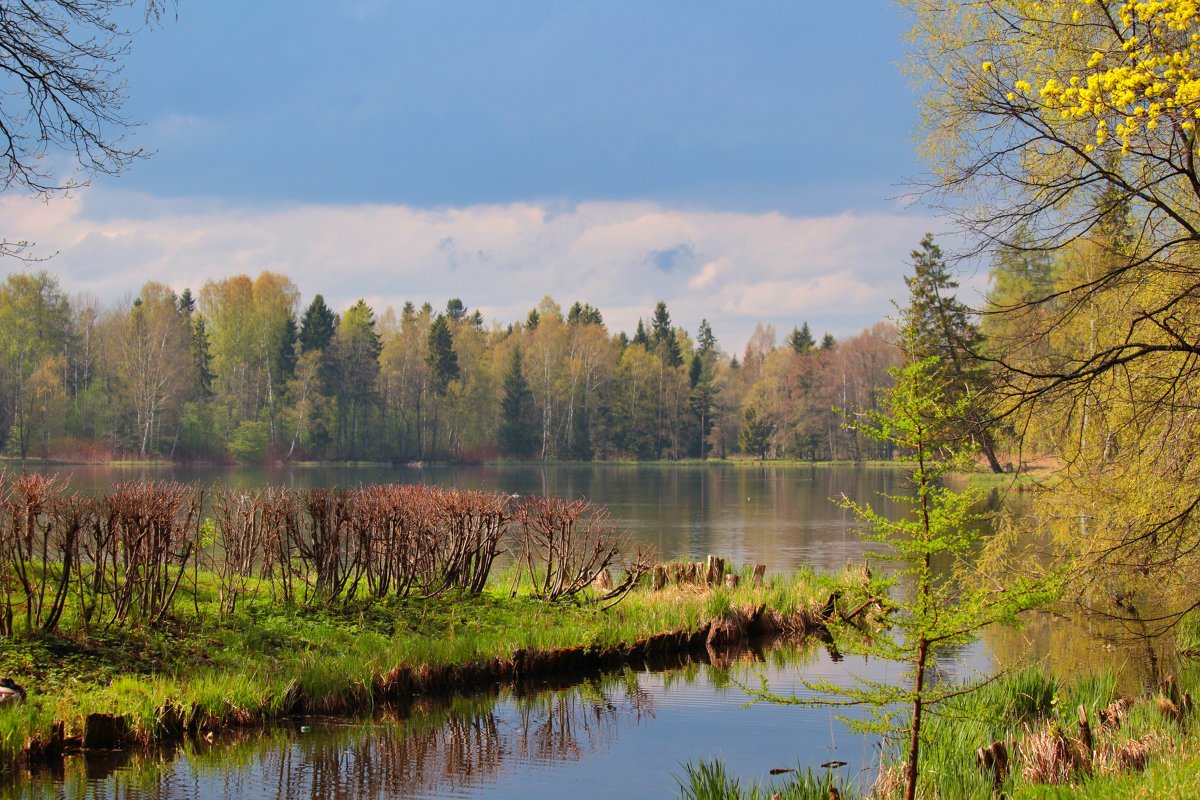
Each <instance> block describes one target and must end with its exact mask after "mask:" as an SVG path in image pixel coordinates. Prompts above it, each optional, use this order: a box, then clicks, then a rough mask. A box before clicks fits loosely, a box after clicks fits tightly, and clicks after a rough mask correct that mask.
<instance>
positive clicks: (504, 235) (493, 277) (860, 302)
mask: <svg viewBox="0 0 1200 800" xmlns="http://www.w3.org/2000/svg"><path fill="white" fill-rule="evenodd" d="M0 214H2V216H3V219H4V220H5V228H6V232H7V233H8V238H9V239H10V240H11V239H18V238H19V239H28V240H30V241H32V242H35V243H36V245H37V247H36V250H37V252H38V253H39V254H42V255H49V254H51V253H56V255H55V256H54V257H53V258H52V259H51V260H49V261H48V262H47V263H46V264H45V265H44V266H45V268H46V269H49V270H50V271H51V272H53V273H55V274H56V275H58V277H59V279H60V280H61V282H62V285H63V288H64V289H65V290H66V291H68V292H70V293H74V292H87V293H89V294H92V295H95V296H97V297H99V298H100V299H102V300H109V301H111V300H115V299H116V298H118V297H121V296H123V295H125V294H126V293H135V292H136V291H137V290H138V288H139V287H140V286H141V284H142V283H144V282H145V281H147V280H151V279H153V280H157V281H161V282H163V283H167V284H169V285H171V286H173V287H174V288H176V289H177V290H179V289H182V288H184V287H191V288H192V289H193V290H196V289H198V288H199V287H200V286H202V285H203V284H204V282H205V281H208V280H213V279H220V278H223V277H226V276H229V275H233V274H237V273H247V274H250V275H256V274H258V273H259V272H261V271H262V270H272V271H275V272H281V273H284V274H286V275H288V276H289V277H291V279H292V280H293V281H294V282H295V283H296V285H297V286H298V287H299V288H300V291H301V294H302V302H304V303H307V302H308V300H309V299H310V298H311V297H312V296H313V295H314V294H316V293H318V292H319V293H322V294H324V296H325V298H326V300H327V301H328V302H329V303H330V305H332V306H333V307H335V308H338V309H341V308H345V307H347V306H349V305H350V304H351V303H353V302H354V301H355V300H357V299H359V298H360V297H361V298H364V299H366V300H367V301H368V302H369V303H371V304H373V305H374V307H375V308H376V310H377V312H378V311H382V310H383V308H385V307H386V306H388V305H391V306H394V307H396V308H399V306H400V305H402V304H403V303H404V301H405V300H412V301H413V302H415V303H417V304H418V305H420V304H421V303H423V302H426V301H428V302H430V303H432V304H433V305H434V307H435V308H440V307H442V306H444V304H445V302H446V300H447V299H448V298H450V297H459V298H461V299H462V300H463V302H464V303H465V304H466V305H467V307H468V308H469V309H475V308H478V309H480V311H482V313H483V314H484V316H485V318H486V319H487V320H488V321H489V322H491V321H496V322H500V323H507V322H511V321H514V320H517V319H523V318H524V317H525V315H526V314H527V313H528V311H529V309H531V308H533V307H534V306H535V305H537V303H538V301H539V300H540V299H541V298H542V297H543V296H545V295H550V296H552V297H553V298H554V299H555V300H557V301H558V302H559V303H560V304H561V305H562V306H563V307H564V308H565V307H567V306H569V305H570V304H571V303H572V302H574V301H576V300H579V301H582V302H588V303H591V304H592V305H594V306H596V307H597V308H599V309H600V310H601V311H602V312H603V314H604V317H605V321H606V322H607V323H608V325H609V328H610V329H611V330H614V331H615V330H625V331H630V332H631V331H632V330H633V328H634V326H636V324H637V320H638V318H639V317H648V316H649V314H650V312H651V311H652V309H653V307H654V304H655V302H657V301H658V300H665V301H666V302H667V305H668V308H669V309H670V311H671V315H672V318H673V320H674V321H675V323H676V324H678V325H683V326H684V327H686V328H687V329H688V330H689V331H690V332H692V333H693V334H694V332H695V330H696V326H697V325H698V324H699V322H700V320H701V319H702V318H707V319H708V320H709V321H710V323H711V324H712V326H713V329H714V331H715V332H716V334H717V337H718V339H719V340H720V342H721V344H722V346H723V347H724V348H725V349H727V350H730V351H734V352H736V351H738V350H740V349H741V348H742V346H743V345H744V343H745V341H746V339H747V338H748V337H749V335H750V333H751V332H752V331H753V329H754V326H755V324H756V323H760V322H761V323H769V324H772V325H774V326H775V327H776V328H777V329H778V330H779V331H780V334H781V336H782V335H783V334H784V333H786V331H788V330H790V329H791V327H792V326H793V325H799V324H800V323H801V322H803V321H805V320H807V321H808V322H809V323H810V325H811V326H812V328H813V330H814V331H815V332H816V333H817V334H818V335H820V334H821V333H823V332H825V331H829V332H832V333H834V335H836V336H839V337H841V336H845V335H848V334H852V333H855V332H857V331H858V330H860V329H861V328H863V327H865V326H866V325H870V324H872V323H874V322H876V321H878V320H879V319H881V318H883V317H884V316H887V315H889V314H891V313H892V307H891V300H892V299H893V298H897V297H903V296H904V294H905V287H904V281H903V274H904V272H905V269H906V267H905V259H906V258H907V254H908V252H909V251H910V250H911V249H912V248H913V246H914V245H915V244H916V243H917V242H918V241H919V239H920V237H921V236H922V235H923V233H924V232H925V231H926V230H928V229H935V230H936V226H937V221H936V220H935V219H933V218H930V217H928V216H918V215H912V214H902V213H886V212H883V213H870V214H852V213H846V214H841V215H836V216H821V217H799V216H787V215H783V214H779V213H765V214H750V213H734V212H722V211H703V210H691V209H681V208H669V207H665V206H663V205H660V204H657V203H650V202H595V203H586V202H585V203H579V204H575V205H570V206H564V205H555V204H553V203H546V204H539V203H514V204H506V205H482V206H471V207H463V208H443V209H420V208H412V207H407V206H398V205H293V206H287V207H275V208H262V207H236V206H231V205H228V204H222V203H215V202H214V203H210V204H203V203H197V202H195V201H171V200H163V199H160V198H155V197H151V196H146V195H136V194H121V193H113V192H110V191H101V190H96V189H91V190H85V191H84V192H82V193H80V194H79V195H77V196H76V197H73V198H68V199H58V200H54V201H52V202H50V203H48V204H43V203H39V202H35V201H30V200H26V199H23V198H13V197H6V198H2V199H0ZM6 266H7V271H13V270H16V269H21V268H25V267H24V265H18V264H16V263H15V262H14V263H12V264H9V265H6Z"/></svg>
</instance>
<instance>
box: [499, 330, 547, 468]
mask: <svg viewBox="0 0 1200 800" xmlns="http://www.w3.org/2000/svg"><path fill="white" fill-rule="evenodd" d="M539 438H540V437H539V432H538V421H537V410H536V409H535V408H534V405H533V392H532V391H530V389H529V382H528V381H526V380H525V375H524V373H522V372H521V348H519V347H515V348H513V352H512V356H511V357H510V359H509V362H508V371H507V372H506V373H505V374H504V397H503V398H502V399H501V400H500V426H499V427H498V428H497V430H496V443H497V445H498V446H499V447H500V452H501V453H503V454H504V455H507V456H513V457H514V458H522V459H526V458H530V457H531V456H533V454H534V453H536V452H537V448H538V440H539Z"/></svg>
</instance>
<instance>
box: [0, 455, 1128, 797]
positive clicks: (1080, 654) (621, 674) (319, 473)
mask: <svg viewBox="0 0 1200 800" xmlns="http://www.w3.org/2000/svg"><path fill="white" fill-rule="evenodd" d="M53 471H54V472H59V473H62V474H63V475H64V477H69V478H70V479H71V481H72V484H73V485H74V486H76V487H77V488H78V489H79V490H81V491H96V490H102V489H103V488H105V487H107V486H109V485H111V484H112V483H113V482H115V481H119V480H130V479H136V478H142V477H145V478H154V479H173V480H181V481H188V482H199V483H203V484H215V483H229V484H233V485H240V486H247V487H249V486H259V485H284V486H291V487H313V486H333V485H339V486H355V485H358V484H368V483H381V482H426V483H438V484H443V485H453V486H458V487H461V488H469V489H484V490H489V491H501V492H505V493H509V494H521V495H525V494H545V495H554V496H563V497H579V496H585V497H587V498H589V499H591V500H593V501H594V502H596V503H599V504H602V505H605V506H607V507H608V508H609V509H610V511H611V512H612V514H613V516H614V518H615V519H616V520H617V521H618V522H619V524H620V525H621V527H623V528H625V529H627V530H628V531H629V532H630V534H632V535H633V536H634V537H636V538H637V539H638V540H639V541H640V542H642V543H644V544H647V545H650V546H652V547H653V548H654V550H655V552H656V553H657V555H658V557H659V558H660V559H663V560H665V559H670V558H676V557H687V558H691V559H693V560H695V559H700V558H702V557H704V556H706V555H708V554H710V553H711V554H716V555H723V556H726V557H727V558H729V559H730V560H731V561H732V562H733V563H735V564H742V563H764V564H767V565H768V566H769V569H770V571H771V572H782V571H786V570H790V569H794V568H796V567H799V566H803V565H811V566H813V567H814V568H816V569H818V570H836V569H839V568H841V567H843V566H845V565H846V564H848V563H855V562H861V561H862V560H863V558H864V555H865V553H866V552H867V551H868V550H869V549H870V548H869V546H868V545H867V544H866V543H864V542H863V541H862V540H861V538H860V537H859V536H858V534H857V533H856V532H855V526H854V522H853V519H852V518H851V516H850V514H849V513H848V512H846V511H843V510H842V509H840V508H838V507H837V505H835V504H834V503H833V502H832V500H831V498H833V497H837V496H840V495H841V494H843V493H844V494H845V495H846V496H848V497H850V498H852V499H856V500H860V501H869V502H871V503H872V504H874V505H875V506H876V508H877V509H878V510H880V511H881V512H883V513H901V512H902V509H901V508H898V507H895V505H893V504H890V503H888V502H887V501H886V500H884V499H882V498H881V496H880V495H881V493H899V492H902V491H903V487H904V485H905V483H904V475H903V472H902V471H901V470H899V469H896V468H891V467H870V466H863V467H831V466H830V467H827V466H814V467H804V466H767V465H753V466H728V465H704V466H699V465H697V466H680V467H664V466H636V465H586V466H566V465H564V466H547V467H536V466H486V467H431V468H424V469H418V468H408V467H406V468H396V469H382V468H325V467H297V468H291V469H285V468H272V469H256V470H250V469H237V470H214V469H200V468H185V467H163V468H151V469H147V468H117V467H103V468H92V467H63V468H55V469H54V470H53ZM1141 655H1142V651H1140V650H1136V649H1132V648H1130V649H1125V648H1124V646H1123V645H1122V643H1121V642H1120V641H1118V640H1116V639H1113V638H1110V637H1106V636H1105V635H1104V632H1100V631H1095V630H1087V629H1084V628H1081V627H1079V626H1077V625H1075V624H1072V623H1070V622H1068V621H1064V620H1056V619H1050V618H1036V619H1035V620H1034V621H1033V623H1032V624H1031V625H1029V626H1028V627H1027V628H1026V630H1024V631H1022V632H1011V631H989V632H988V633H987V634H985V636H984V637H983V638H982V639H981V640H980V641H979V642H977V643H976V644H974V645H972V646H970V647H968V648H965V649H964V650H962V651H960V652H958V653H956V654H955V656H954V658H952V659H949V660H947V661H945V662H944V663H942V664H941V665H940V668H941V670H942V673H943V675H944V677H946V678H949V679H954V678H960V677H968V676H970V675H972V674H974V673H976V672H988V671H991V670H993V669H994V668H995V667H996V666H997V665H1001V664H1011V663H1014V662H1016V661H1019V660H1022V659H1026V658H1040V659H1042V660H1044V661H1045V662H1046V663H1048V664H1049V665H1050V666H1051V667H1052V668H1055V669H1057V670H1059V671H1061V672H1064V673H1068V674H1069V673H1074V672H1076V671H1079V670H1086V669H1089V668H1096V667H1099V666H1108V667H1114V666H1115V667H1116V668H1118V669H1122V668H1124V669H1125V672H1126V680H1130V681H1137V680H1139V673H1140V672H1141V670H1142V664H1141V660H1140V659H1141ZM900 672H901V668H900V667H899V666H898V665H894V664H888V663H883V662H878V661H868V660H866V659H864V658H861V657H855V656H845V657H842V656H840V655H839V654H836V653H830V652H829V651H828V650H827V649H825V648H824V647H822V646H820V645H819V644H818V643H815V642H814V643H809V644H804V645H784V646H782V647H778V648H773V649H767V650H755V649H749V650H742V651H740V652H730V653H721V654H717V657H716V658H715V660H714V659H712V658H710V657H708V656H693V657H691V658H689V659H681V660H678V661H675V662H673V663H663V664H648V665H647V664H643V665H637V666H636V667H628V668H625V669H623V670H619V671H616V672H611V673H603V674H601V673H597V674H594V675H590V676H577V677H576V678H574V679H572V681H567V682H561V681H560V682H558V683H554V684H551V683H539V684H535V685H526V686H519V687H497V689H496V690H495V691H494V692H491V693H485V694H482V695H477V696H472V697H463V698H458V699H455V700H454V701H451V702H445V701H442V702H438V701H433V700H428V699H424V698H416V699H415V701H414V703H413V705H412V706H411V707H410V708H405V709H397V710H392V711H390V712H386V713H384V714H382V715H379V716H377V717H375V718H371V719H366V720H357V721H346V720H326V719H315V720H304V721H299V722H296V723H295V724H288V725H283V726H280V727H277V728H275V729H273V730H270V731H267V732H258V733H254V734H248V735H245V736H238V737H225V738H224V739H220V738H219V739H218V740H217V741H215V742H212V743H208V742H203V741H201V742H193V743H189V744H187V745H185V746H184V747H183V748H182V749H179V750H172V751H160V752H155V753H127V754H118V755H116V756H115V757H107V758H102V759H101V758H91V757H89V758H84V757H82V756H80V757H74V758H70V759H68V760H67V761H66V763H65V764H64V767H63V769H62V770H61V771H58V772H45V773H41V774H37V775H33V776H25V777H22V778H21V779H20V780H19V781H18V782H9V783H7V784H3V785H0V798H4V797H29V798H34V797H55V796H57V797H69V798H74V797H87V798H128V799H129V800H134V799H138V800H140V799H141V798H146V799H147V800H149V799H150V798H154V800H183V799H184V798H189V799H190V798H222V799H225V798H229V800H232V799H233V798H408V797H412V798H442V797H488V798H510V797H511V798H555V799H556V800H561V798H563V797H571V798H590V797H670V796H674V795H675V794H676V793H677V792H678V785H677V782H676V777H675V776H680V775H682V774H683V773H684V765H685V764H688V763H696V762H698V761H699V760H701V759H712V758H714V757H720V758H721V759H722V760H723V761H724V763H725V765H726V767H727V768H728V769H729V771H730V772H731V773H733V774H734V775H736V776H739V777H740V778H741V779H743V782H753V781H761V782H769V781H770V780H771V778H770V775H769V773H770V770H772V769H784V768H790V767H796V766H797V765H799V766H801V767H813V768H815V769H820V765H821V764H826V763H829V762H833V761H841V762H846V765H845V766H842V767H839V768H837V769H838V777H839V779H840V781H841V782H843V783H844V782H849V781H854V780H856V779H857V780H860V781H861V780H866V779H867V777H866V776H869V775H870V774H872V773H873V769H874V767H875V765H876V764H877V763H878V758H879V745H878V743H877V742H876V741H875V740H873V739H869V738H865V737H862V736H854V735H851V734H849V733H848V732H847V731H846V730H845V727H844V725H843V724H842V723H841V722H839V721H838V719H837V718H836V715H835V714H834V712H833V711H831V710H830V709H828V708H803V707H796V706H778V705H770V704H766V703H759V704H755V705H752V706H750V707H747V703H748V701H749V700H750V697H749V696H748V695H747V693H746V689H745V688H744V687H745V686H752V687H757V686H758V685H759V681H760V677H762V676H765V677H766V678H767V679H768V681H769V683H770V686H771V688H772V690H774V691H776V692H778V693H782V694H790V693H793V692H797V693H804V689H803V686H802V681H804V680H815V679H821V678H828V679H831V680H834V681H839V682H852V681H853V680H854V679H855V678H867V679H870V680H887V679H891V678H895V677H897V676H899V674H900ZM301 725H303V726H304V727H303V728H302V727H301Z"/></svg>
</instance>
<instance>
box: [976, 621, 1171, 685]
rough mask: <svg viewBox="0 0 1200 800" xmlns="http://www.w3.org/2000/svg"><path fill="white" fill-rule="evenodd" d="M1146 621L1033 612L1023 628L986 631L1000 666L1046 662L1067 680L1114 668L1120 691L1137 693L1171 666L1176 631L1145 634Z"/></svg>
mask: <svg viewBox="0 0 1200 800" xmlns="http://www.w3.org/2000/svg"><path fill="white" fill-rule="evenodd" d="M1145 634H1146V630H1145V628H1144V627H1142V626H1138V625H1134V624H1129V623H1122V622H1119V621H1117V620H1112V619H1106V618H1104V617H1102V616H1099V615H1086V614H1082V613H1080V614H1076V615H1071V616H1067V615H1060V614H1050V613H1041V614H1031V615H1029V616H1028V618H1027V619H1026V621H1025V624H1024V625H1023V626H1022V628H1021V629H1020V630H1013V629H1011V628H1001V627H994V628H989V629H988V630H986V631H984V633H983V640H984V643H985V644H986V645H987V648H988V650H989V651H990V652H991V654H992V657H993V658H995V660H996V663H997V666H999V667H1001V668H1009V667H1012V666H1015V665H1019V664H1023V663H1027V662H1029V661H1030V660H1031V659H1032V660H1033V661H1034V662H1035V663H1039V664H1042V665H1044V666H1045V667H1046V668H1047V669H1049V670H1050V672H1051V673H1053V674H1054V675H1056V676H1058V677H1059V678H1062V679H1064V680H1073V679H1074V678H1075V677H1077V676H1079V675H1087V674H1092V673H1097V672H1104V671H1108V672H1113V673H1115V675H1116V678H1117V688H1118V690H1119V691H1120V692H1122V693H1124V694H1126V695H1129V696H1133V695H1136V694H1137V693H1138V692H1139V691H1141V690H1142V688H1144V687H1145V686H1154V685H1157V684H1158V682H1159V681H1160V680H1161V679H1162V677H1163V676H1162V674H1161V673H1162V672H1163V670H1164V669H1166V670H1167V671H1170V669H1171V667H1170V666H1169V665H1170V664H1171V659H1172V653H1173V650H1174V638H1173V634H1171V633H1168V634H1167V635H1162V636H1157V637H1154V636H1146V635H1145Z"/></svg>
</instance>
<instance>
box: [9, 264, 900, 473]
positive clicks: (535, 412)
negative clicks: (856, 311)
mask: <svg viewBox="0 0 1200 800" xmlns="http://www.w3.org/2000/svg"><path fill="white" fill-rule="evenodd" d="M895 339H896V333H895V327H894V325H892V324H891V323H888V322H881V323H878V324H876V325H874V326H872V327H870V328H868V329H867V330H864V331H863V332H861V333H860V334H858V335H857V336H853V337H849V338H847V339H845V340H844V341H840V342H839V341H836V340H835V339H834V338H833V337H832V336H830V335H828V334H826V335H825V336H824V337H823V338H822V339H820V340H818V339H817V338H816V337H815V336H814V335H813V334H812V332H811V330H810V328H809V326H808V324H807V323H803V324H802V325H800V326H797V327H795V328H793V330H792V331H791V333H790V334H789V335H787V336H786V337H785V339H784V341H783V342H779V341H778V340H777V334H776V332H775V330H774V328H773V327H772V326H769V325H759V326H757V328H756V330H755V333H754V335H753V336H752V337H751V339H750V342H749V343H748V345H747V346H746V348H745V350H744V351H743V352H742V353H740V354H730V353H727V352H726V351H724V350H723V349H722V348H721V346H720V344H719V343H718V341H717V338H716V336H715V334H714V332H713V330H712V327H711V326H710V325H709V323H708V322H707V321H703V322H701V324H700V326H699V328H698V329H697V331H696V334H695V336H694V337H693V336H692V335H690V334H689V332H688V331H686V330H684V329H683V328H681V327H679V326H677V325H675V324H673V322H672V320H671V316H670V312H669V310H668V308H667V305H666V304H665V303H663V302H660V303H658V304H657V306H656V307H655V308H654V309H653V310H652V312H651V313H650V314H648V316H647V317H646V319H644V320H640V321H639V322H638V325H637V328H636V330H635V331H634V333H633V335H632V336H630V335H628V334H627V333H625V332H616V333H614V332H612V331H610V330H609V328H608V326H607V325H606V324H605V322H604V319H603V316H602V314H601V312H600V311H599V310H598V309H596V308H595V307H593V306H591V305H590V304H586V303H579V302H576V303H574V304H573V305H572V306H570V307H569V308H568V309H567V310H566V311H565V312H564V310H563V308H562V307H561V306H560V305H559V304H558V303H556V302H555V301H554V300H553V299H551V298H549V297H546V298H543V299H542V300H541V302H540V303H538V305H537V307H536V308H534V309H533V310H531V311H530V312H529V314H528V315H527V317H526V318H525V319H524V320H520V321H516V322H512V323H506V324H501V323H498V322H491V323H489V322H487V321H485V320H484V318H483V316H482V315H481V313H480V312H479V311H477V310H476V311H469V310H468V308H467V307H466V306H465V305H464V304H463V302H462V301H461V300H460V299H458V298H453V299H451V300H449V301H448V302H447V303H446V305H445V307H444V308H441V309H437V310H435V309H434V308H433V307H432V305H431V304H429V303H425V304H424V305H422V306H420V307H418V306H416V305H415V304H414V303H411V302H407V303H405V304H404V305H403V306H402V307H401V308H400V309H399V310H396V309H394V308H392V307H387V308H384V309H382V310H377V309H374V308H372V307H371V306H369V305H368V304H367V303H366V302H364V301H362V300H360V301H358V302H357V303H355V304H353V305H352V306H350V307H349V308H347V309H344V310H342V311H341V312H340V313H338V312H336V311H335V310H334V309H332V308H330V307H329V305H328V304H327V303H326V302H325V300H324V298H323V297H322V296H321V295H319V294H318V295H316V296H314V297H312V298H311V299H308V301H307V303H302V300H301V296H300V292H299V290H298V289H297V287H296V286H295V284H294V283H293V282H292V281H291V280H290V279H289V278H288V277H287V276H285V275H281V274H277V273H272V272H263V273H262V274H260V275H258V276H257V277H250V276H248V275H235V276H232V277H228V278H224V279H222V280H214V281H209V282H207V283H205V284H204V285H203V286H201V287H199V288H198V290H196V291H195V292H193V291H192V290H191V289H184V290H182V291H179V292H176V291H173V290H172V289H171V288H169V287H167V286H165V285H163V284H160V283H157V282H153V281H151V282H148V283H146V284H145V285H144V286H142V287H141V289H140V290H139V292H138V294H137V295H136V296H135V297H127V298H126V299H124V300H122V301H118V302H115V303H109V304H105V303H101V302H99V301H97V300H96V299H94V298H90V297H86V296H76V297H69V296H68V294H67V293H66V292H65V291H64V289H63V288H62V287H61V285H60V283H59V281H58V280H57V278H56V277H55V276H54V275H52V274H50V273H49V272H46V271H40V272H16V273H11V274H9V275H8V276H7V278H6V279H5V280H4V282H3V284H0V448H2V450H3V452H4V453H5V454H6V455H9V456H12V457H19V458H63V459H86V460H107V459H113V458H144V459H175V460H211V461H243V462H268V461H288V460H342V461H356V460H373V461H396V462H407V461H431V460H484V459H491V458H516V459H536V460H584V461H586V460H592V459H638V460H647V459H684V458H701V459H703V458H710V457H721V458H725V457H731V456H738V455H747V456H753V457H756V458H766V457H789V458H801V459H813V460H818V459H862V458H879V457H887V456H889V455H890V453H887V452H885V451H882V450H880V448H879V447H878V446H877V445H875V444H872V443H870V442H868V441H866V440H864V439H862V437H860V436H859V435H857V434H856V433H855V432H854V431H852V430H848V429H847V428H846V427H845V426H844V425H843V424H842V423H843V418H842V415H841V413H840V412H841V411H844V410H851V409H862V408H873V407H875V405H876V404H877V403H878V402H879V400H880V395H881V392H882V390H884V389H885V388H886V387H887V386H888V385H889V382H890V380H891V379H890V377H889V375H888V373H887V370H888V369H889V368H890V367H893V366H895V365H896V364H897V363H898V361H899V359H900V351H899V349H898V348H897V347H896V344H895Z"/></svg>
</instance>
